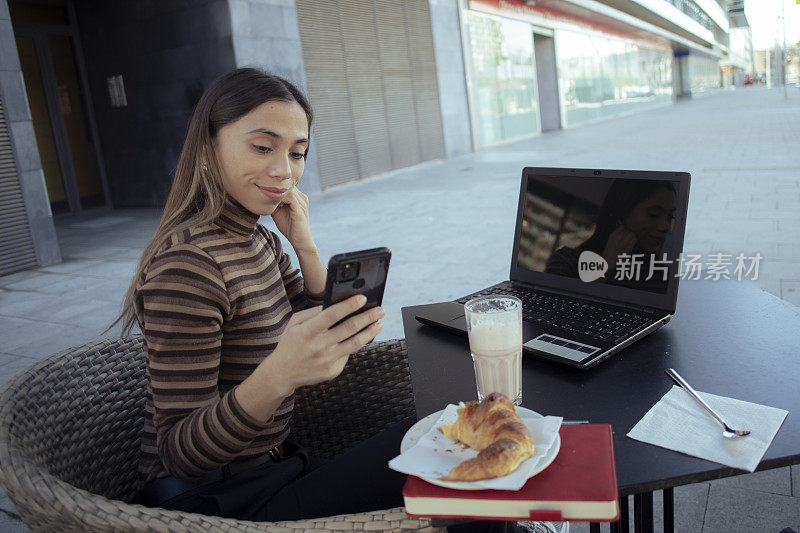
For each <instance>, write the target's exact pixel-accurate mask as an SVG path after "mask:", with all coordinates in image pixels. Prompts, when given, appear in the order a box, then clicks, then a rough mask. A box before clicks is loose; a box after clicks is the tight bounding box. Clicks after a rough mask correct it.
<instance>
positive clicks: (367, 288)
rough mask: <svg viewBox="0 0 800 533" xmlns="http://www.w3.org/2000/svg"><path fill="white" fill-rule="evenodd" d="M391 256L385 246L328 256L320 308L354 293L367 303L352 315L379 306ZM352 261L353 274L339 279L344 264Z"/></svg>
mask: <svg viewBox="0 0 800 533" xmlns="http://www.w3.org/2000/svg"><path fill="white" fill-rule="evenodd" d="M391 258H392V252H391V251H390V250H389V249H388V248H385V247H381V248H370V249H369V250H359V251H357V252H348V253H345V254H337V255H334V256H333V257H331V259H330V261H329V262H328V278H327V279H326V282H325V294H324V296H323V300H322V302H323V303H322V307H323V309H324V308H326V307H329V306H331V305H333V304H335V303H338V302H341V301H342V300H346V299H347V298H349V297H351V296H354V295H356V294H363V295H364V296H366V297H367V303H366V304H365V305H364V307H363V308H361V309H359V310H358V311H357V312H356V313H354V314H357V313H361V312H363V311H365V310H367V309H371V308H373V307H377V306H379V305H381V302H382V301H383V291H384V289H385V288H386V276H387V274H388V272H389V261H390V260H391ZM352 263H357V264H358V273H357V275H356V276H355V277H354V278H353V279H350V280H342V279H340V276H339V272H340V271H341V270H342V268H343V267H344V266H345V265H347V264H352ZM350 316H352V315H350ZM347 318H350V317H349V316H348V317H345V318H344V319H342V321H344V320H347ZM339 323H341V321H340V322H339Z"/></svg>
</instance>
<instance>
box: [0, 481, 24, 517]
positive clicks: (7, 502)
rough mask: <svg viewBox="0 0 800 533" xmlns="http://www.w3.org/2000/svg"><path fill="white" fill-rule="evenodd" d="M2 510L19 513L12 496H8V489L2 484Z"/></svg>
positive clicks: (0, 499) (0, 504) (0, 490)
mask: <svg viewBox="0 0 800 533" xmlns="http://www.w3.org/2000/svg"><path fill="white" fill-rule="evenodd" d="M0 510H2V511H7V512H9V513H13V514H16V515H19V513H17V509H16V508H15V507H14V503H13V502H12V501H11V498H9V497H8V494H7V493H6V490H5V489H4V488H3V487H2V486H0Z"/></svg>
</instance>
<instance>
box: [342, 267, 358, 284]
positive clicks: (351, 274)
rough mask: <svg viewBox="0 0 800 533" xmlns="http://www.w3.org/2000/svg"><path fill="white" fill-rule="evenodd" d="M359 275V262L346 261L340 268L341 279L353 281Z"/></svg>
mask: <svg viewBox="0 0 800 533" xmlns="http://www.w3.org/2000/svg"><path fill="white" fill-rule="evenodd" d="M357 276H358V263H345V264H343V265H342V268H341V270H339V281H351V280H354V279H356V277H357Z"/></svg>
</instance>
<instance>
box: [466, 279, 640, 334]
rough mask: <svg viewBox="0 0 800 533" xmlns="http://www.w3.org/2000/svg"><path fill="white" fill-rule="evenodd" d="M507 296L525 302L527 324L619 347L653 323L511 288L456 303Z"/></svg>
mask: <svg viewBox="0 0 800 533" xmlns="http://www.w3.org/2000/svg"><path fill="white" fill-rule="evenodd" d="M493 294H507V295H510V296H516V297H517V298H519V299H520V300H521V301H522V318H523V320H525V321H526V322H531V323H534V324H539V325H541V326H545V327H548V328H556V329H558V330H560V331H562V332H566V333H579V334H583V335H588V336H590V337H592V338H594V339H597V340H598V341H602V342H611V343H616V342H619V341H622V340H623V339H625V338H627V337H628V336H630V335H631V334H633V333H635V332H636V331H638V330H640V329H642V328H643V327H645V326H646V325H649V323H650V322H651V320H650V319H648V318H645V317H642V316H639V315H634V314H630V313H626V312H625V311H622V310H614V309H610V308H607V307H598V306H594V305H592V304H591V303H589V302H586V301H583V300H578V299H574V298H569V297H566V296H558V295H552V294H544V293H534V292H529V291H523V290H519V289H516V288H515V287H512V286H499V287H490V288H488V289H485V290H482V291H480V292H477V293H475V294H471V295H469V296H465V297H463V298H461V299H459V300H457V302H458V303H460V304H465V303H467V302H468V301H469V300H471V299H472V298H476V297H479V296H491V295H493Z"/></svg>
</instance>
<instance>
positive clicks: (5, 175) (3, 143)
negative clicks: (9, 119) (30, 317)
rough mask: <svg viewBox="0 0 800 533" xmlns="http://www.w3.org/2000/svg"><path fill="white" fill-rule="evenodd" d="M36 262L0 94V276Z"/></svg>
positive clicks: (34, 264) (31, 265)
mask: <svg viewBox="0 0 800 533" xmlns="http://www.w3.org/2000/svg"><path fill="white" fill-rule="evenodd" d="M36 265H37V261H36V250H35V248H34V247H33V236H32V235H31V230H30V226H28V217H27V214H26V212H25V202H24V201H23V199H22V190H21V189H20V186H19V176H18V175H17V165H16V162H15V161H14V150H13V148H12V147H11V138H10V136H9V134H8V125H7V124H6V114H5V109H4V107H3V100H2V98H0V276H3V275H5V274H10V273H12V272H16V271H17V270H23V269H25V268H30V267H34V266H36Z"/></svg>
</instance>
